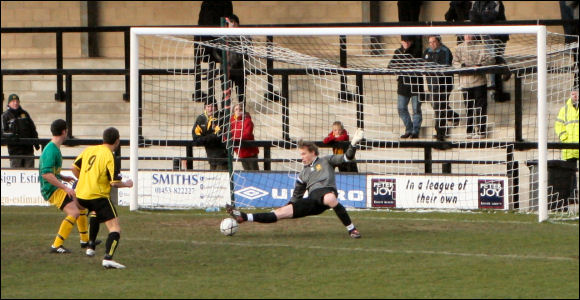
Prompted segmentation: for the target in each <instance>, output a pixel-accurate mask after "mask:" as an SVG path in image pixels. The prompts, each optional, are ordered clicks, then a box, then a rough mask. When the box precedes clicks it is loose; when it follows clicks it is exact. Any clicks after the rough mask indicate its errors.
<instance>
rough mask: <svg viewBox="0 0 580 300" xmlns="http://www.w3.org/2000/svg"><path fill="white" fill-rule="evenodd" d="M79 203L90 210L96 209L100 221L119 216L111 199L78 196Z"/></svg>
mask: <svg viewBox="0 0 580 300" xmlns="http://www.w3.org/2000/svg"><path fill="white" fill-rule="evenodd" d="M78 201H79V204H80V205H82V206H83V207H84V208H86V209H88V210H89V212H91V211H94V212H95V213H96V214H97V220H98V221H99V223H103V222H106V221H109V220H111V219H114V218H116V217H117V210H116V209H115V206H114V205H113V203H112V202H111V199H107V198H98V199H91V200H84V199H81V198H78Z"/></svg>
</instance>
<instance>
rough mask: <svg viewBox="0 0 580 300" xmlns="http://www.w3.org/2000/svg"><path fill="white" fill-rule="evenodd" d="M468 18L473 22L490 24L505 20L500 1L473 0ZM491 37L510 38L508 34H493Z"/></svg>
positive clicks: (505, 40)
mask: <svg viewBox="0 0 580 300" xmlns="http://www.w3.org/2000/svg"><path fill="white" fill-rule="evenodd" d="M469 19H470V20H471V22H473V23H474V24H492V23H494V22H495V21H505V20H506V17H505V8H504V6H503V3H502V1H473V6H472V7H471V11H469ZM492 38H493V39H498V40H500V41H502V42H504V43H505V42H507V41H509V39H510V36H509V34H498V35H493V36H492Z"/></svg>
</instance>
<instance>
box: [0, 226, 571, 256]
mask: <svg viewBox="0 0 580 300" xmlns="http://www.w3.org/2000/svg"><path fill="white" fill-rule="evenodd" d="M2 235H3V236H7V235H8V236H29V237H38V236H54V234H16V233H4V232H2ZM123 240H125V241H137V242H157V243H192V244H194V245H209V246H228V247H230V246H238V247H249V248H272V247H277V248H294V249H309V250H320V249H321V250H327V251H328V250H335V251H358V252H374V253H392V254H430V255H446V256H463V257H487V258H502V259H533V260H559V261H578V259H577V258H572V257H562V256H537V255H516V254H485V253H461V252H450V251H426V250H393V249H383V248H358V247H357V248H348V247H329V246H300V245H289V244H273V243H266V244H262V243H253V244H249V243H240V242H207V241H195V240H160V239H143V238H123Z"/></svg>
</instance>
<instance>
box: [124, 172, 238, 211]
mask: <svg viewBox="0 0 580 300" xmlns="http://www.w3.org/2000/svg"><path fill="white" fill-rule="evenodd" d="M121 175H122V176H123V177H126V176H128V174H125V173H122V174H121ZM130 194H131V191H130V190H129V189H127V188H120V189H118V195H119V198H118V199H119V200H118V201H119V205H126V206H128V205H129V203H130V201H131V198H130ZM230 197H231V196H230V177H229V174H228V173H227V172H173V171H139V192H138V200H137V201H138V203H139V207H142V208H180V209H187V208H205V207H213V206H216V207H224V206H225V205H226V204H227V203H230Z"/></svg>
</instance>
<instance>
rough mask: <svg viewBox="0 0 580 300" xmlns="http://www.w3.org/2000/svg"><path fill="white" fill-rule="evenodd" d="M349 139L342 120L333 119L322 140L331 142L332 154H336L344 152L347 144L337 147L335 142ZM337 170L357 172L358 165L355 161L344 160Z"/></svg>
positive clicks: (327, 142)
mask: <svg viewBox="0 0 580 300" xmlns="http://www.w3.org/2000/svg"><path fill="white" fill-rule="evenodd" d="M348 140H349V137H348V132H347V131H346V129H344V126H343V125H342V122H340V121H335V122H334V123H332V131H331V132H330V133H329V134H328V136H327V137H326V138H325V139H324V140H323V141H322V142H323V143H325V144H333V145H334V146H333V147H332V153H333V154H334V155H337V154H344V151H345V148H348V145H346V146H345V147H339V145H336V143H337V142H347V141H348ZM338 170H339V171H340V172H358V167H357V165H356V162H346V163H343V164H342V165H339V166H338Z"/></svg>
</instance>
